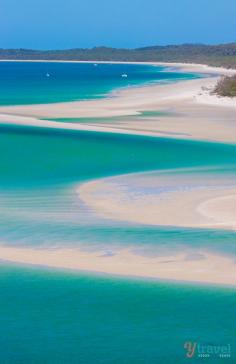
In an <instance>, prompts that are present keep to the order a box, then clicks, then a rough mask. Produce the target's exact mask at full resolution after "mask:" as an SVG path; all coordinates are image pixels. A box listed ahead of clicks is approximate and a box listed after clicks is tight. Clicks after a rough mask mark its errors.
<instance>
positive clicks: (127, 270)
mask: <svg viewBox="0 0 236 364" xmlns="http://www.w3.org/2000/svg"><path fill="white" fill-rule="evenodd" d="M0 258H1V259H2V260H5V261H8V262H14V263H18V264H19V263H20V264H32V265H38V266H47V267H53V268H65V269H72V270H79V271H90V272H94V273H105V274H113V275H121V276H131V277H144V278H154V279H158V280H163V279H164V280H172V281H173V280H176V281H186V282H196V283H207V284H224V285H225V284H227V285H235V284H236V264H235V261H234V260H233V259H231V258H230V257H227V256H222V255H217V254H212V253H208V252H204V251H202V252H198V253H197V254H196V253H194V252H191V250H189V251H188V252H186V253H182V254H178V255H171V254H170V255H169V256H161V257H156V256H155V257H150V256H148V257H146V256H141V255H137V254H134V253H133V252H132V251H131V250H125V249H124V250H120V251H116V252H115V253H114V254H111V253H110V254H107V252H106V251H99V252H94V253H87V252H84V251H80V250H79V249H75V248H74V249H33V248H24V247H21V248H14V247H7V246H1V247H0Z"/></svg>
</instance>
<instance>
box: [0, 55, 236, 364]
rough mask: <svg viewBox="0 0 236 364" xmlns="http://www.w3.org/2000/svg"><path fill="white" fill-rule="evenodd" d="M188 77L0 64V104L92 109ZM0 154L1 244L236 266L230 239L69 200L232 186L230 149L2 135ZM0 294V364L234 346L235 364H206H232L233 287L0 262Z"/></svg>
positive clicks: (71, 134)
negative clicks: (90, 187) (82, 190)
mask: <svg viewBox="0 0 236 364" xmlns="http://www.w3.org/2000/svg"><path fill="white" fill-rule="evenodd" d="M123 73H127V74H128V75H129V77H128V80H127V79H126V78H125V79H122V78H121V77H120V75H121V74H123ZM47 74H49V75H50V76H49V77H48V76H46V75H47ZM193 77H197V76H194V75H188V74H178V73H171V72H168V71H167V70H165V69H164V68H162V67H160V68H155V67H145V66H134V65H98V66H94V65H93V64H86V65H79V64H69V63H68V64H60V63H50V64H48V63H9V62H6V63H3V64H0V80H1V83H0V104H8V105H11V104H27V103H40V102H52V101H53V102H58V101H69V100H74V99H84V98H95V97H102V95H104V94H105V93H107V92H109V91H111V90H113V89H115V88H117V87H123V86H127V83H128V84H132V85H138V84H140V83H149V82H154V81H155V82H160V81H161V82H173V81H176V80H178V79H183V78H186V79H189V78H193ZM173 85H174V83H173ZM0 155H1V158H0V203H1V205H0V206H1V208H0V240H1V242H2V244H6V245H11V246H18V247H20V246H32V245H33V246H35V247H54V246H62V247H65V246H66V247H67V246H73V247H74V246H79V247H82V248H83V249H86V250H88V251H96V250H97V251H99V250H100V249H101V248H102V249H107V251H109V250H110V249H116V248H117V247H120V246H129V247H131V248H135V249H136V251H137V253H138V254H152V255H153V254H160V253H163V254H165V252H167V251H170V250H171V251H175V250H176V251H178V250H183V249H185V248H187V247H189V246H191V248H193V249H196V251H197V249H199V248H200V247H208V248H209V249H211V250H212V251H215V252H222V253H226V254H231V255H235V256H236V249H235V242H236V239H235V237H236V234H235V233H233V232H228V231H220V230H218V231H214V230H200V229H181V228H178V229H177V228H163V227H149V226H145V225H144V226H141V225H135V224H129V223H120V222H113V221H109V220H105V219H102V218H98V217H97V216H95V215H94V214H92V213H91V212H90V211H88V209H87V208H86V206H83V204H81V203H80V202H79V201H77V200H76V194H75V187H76V186H77V185H78V184H79V183H81V182H85V181H89V180H91V179H94V178H99V177H106V176H111V175H114V176H115V175H119V174H123V173H131V172H142V171H152V170H155V171H156V170H157V171H158V170H168V169H176V171H178V169H182V168H184V169H185V170H186V169H187V170H188V169H191V170H192V169H193V168H194V170H196V169H199V170H204V173H210V174H213V175H214V174H215V176H216V178H217V176H219V175H222V174H223V175H225V176H227V174H228V175H229V176H231V177H232V175H233V176H234V174H235V167H236V163H235V161H236V146H234V145H225V144H217V143H204V142H190V141H182V140H174V139H168V138H152V137H142V136H128V135H117V134H110V133H109V134H108V133H96V132H81V131H68V130H67V131H66V130H64V131H62V130H52V131H51V130H48V129H43V128H42V129H38V128H33V127H16V126H7V125H4V124H2V125H1V127H0ZM189 173H191V172H189ZM0 289H1V303H0V345H1V348H3V349H2V350H1V353H0V363H4V364H5V363H6V364H11V363H17V364H18V363H24V364H28V363H29V364H31V363H40V364H41V363H50V364H51V363H52V364H54V363H55V364H56V363H59V364H64V363H65V364H67V363H72V364H74V363H81V364H90V363H105V364H106V363H107V364H109V363H117V364H118V363H119V364H123V363H127V364H136V363H140V364H141V363H142V364H143V363H145V364H146V363H148V364H149V363H150V364H154V363H161V364H162V363H167V364H169V363H174V362H175V363H184V362H192V363H197V362H202V361H206V359H203V358H196V357H195V358H193V359H191V360H190V359H187V358H186V356H185V350H184V347H183V346H184V342H186V341H192V342H198V343H203V344H205V345H207V344H209V345H226V344H230V345H231V348H232V355H231V359H228V358H227V359H226V358H225V359H222V358H212V359H208V361H209V362H214V363H224V362H232V363H234V362H235V360H236V358H235V354H234V350H235V347H236V335H235V310H236V309H235V307H236V306H235V304H236V295H235V290H233V289H232V288H227V287H225V288H223V287H222V288H220V287H217V288H216V287H208V286H202V287H201V286H197V285H191V284H188V285H183V284H173V283H168V282H161V283H160V282H155V281H147V280H138V279H127V278H122V279H121V278H117V277H109V276H106V275H103V276H102V275H97V276H95V275H92V274H88V273H86V274H85V273H73V272H63V271H56V270H51V269H39V268H29V267H22V266H15V265H11V264H6V263H2V264H1V266H0Z"/></svg>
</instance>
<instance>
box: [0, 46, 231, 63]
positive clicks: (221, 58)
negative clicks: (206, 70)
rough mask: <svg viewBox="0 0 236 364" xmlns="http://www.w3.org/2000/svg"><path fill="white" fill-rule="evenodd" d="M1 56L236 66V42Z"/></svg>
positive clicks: (0, 55) (4, 53)
mask: <svg viewBox="0 0 236 364" xmlns="http://www.w3.org/2000/svg"><path fill="white" fill-rule="evenodd" d="M0 59H12V60H30V59H32V60H36V59H38V60H81V61H123V62H125V61H126V62H131V61H136V62H142V61H143V62H144V61H146V62H147V61H150V62H151V61H157V62H187V63H191V62H192V63H202V64H208V65H211V66H222V67H226V68H236V43H230V44H220V45H204V44H183V45H168V46H153V47H145V48H136V49H118V48H108V47H95V48H91V49H82V48H76V49H68V50H49V51H39V50H30V49H0Z"/></svg>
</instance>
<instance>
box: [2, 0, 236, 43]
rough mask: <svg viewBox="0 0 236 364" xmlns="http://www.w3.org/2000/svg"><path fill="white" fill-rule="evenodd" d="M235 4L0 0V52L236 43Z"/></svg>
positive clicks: (218, 0) (215, 0) (227, 0)
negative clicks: (105, 46)
mask: <svg viewBox="0 0 236 364" xmlns="http://www.w3.org/2000/svg"><path fill="white" fill-rule="evenodd" d="M235 14H236V0H224V1H223V0H162V1H159V0H119V1H118V0H1V3H0V34H1V37H0V47H2V48H10V47H12V48H18V47H24V48H35V49H36V48H37V49H53V48H54V49H55V48H73V47H93V46H99V45H107V46H114V47H139V46H145V45H156V44H174V43H225V42H234V41H236V24H235Z"/></svg>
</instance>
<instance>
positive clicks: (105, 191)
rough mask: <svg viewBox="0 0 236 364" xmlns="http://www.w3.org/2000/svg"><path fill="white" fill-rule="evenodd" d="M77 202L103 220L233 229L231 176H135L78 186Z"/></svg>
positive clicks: (235, 201) (235, 208)
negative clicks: (84, 205)
mask: <svg viewBox="0 0 236 364" xmlns="http://www.w3.org/2000/svg"><path fill="white" fill-rule="evenodd" d="M77 193H78V195H79V197H80V199H81V200H82V201H83V202H84V203H85V204H86V205H87V206H88V207H89V208H90V209H91V210H92V211H94V213H96V214H98V215H100V216H102V217H105V218H107V219H113V220H121V221H129V222H135V223H139V224H147V225H161V226H177V227H189V228H216V229H233V230H235V229H236V182H235V176H233V175H232V176H228V177H224V176H218V175H214V174H213V175H212V176H211V175H204V174H203V173H199V174H198V175H197V174H196V173H195V174H194V173H190V174H188V173H183V174H182V173H178V172H177V171H176V174H174V175H172V173H169V174H168V173H143V174H141V173H139V174H133V175H124V176H119V177H112V178H105V179H100V180H96V181H91V182H88V183H85V184H83V185H81V186H79V187H78V189H77Z"/></svg>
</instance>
